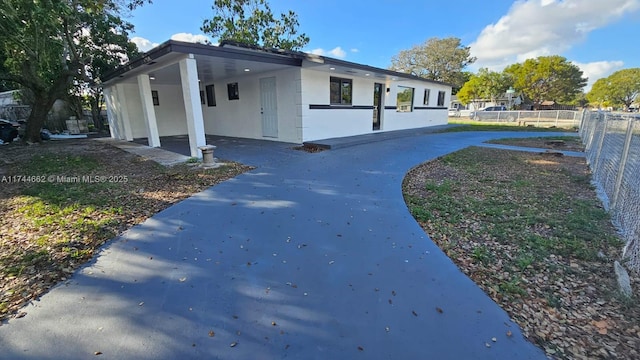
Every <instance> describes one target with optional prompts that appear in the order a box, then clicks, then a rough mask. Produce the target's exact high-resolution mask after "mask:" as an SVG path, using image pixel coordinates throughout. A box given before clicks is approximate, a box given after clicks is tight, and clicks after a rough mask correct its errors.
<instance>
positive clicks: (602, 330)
mask: <svg viewBox="0 0 640 360" xmlns="http://www.w3.org/2000/svg"><path fill="white" fill-rule="evenodd" d="M591 323H592V324H593V325H594V326H595V327H597V328H598V333H599V334H601V335H607V332H608V329H609V323H608V322H607V320H600V321H593V322H591Z"/></svg>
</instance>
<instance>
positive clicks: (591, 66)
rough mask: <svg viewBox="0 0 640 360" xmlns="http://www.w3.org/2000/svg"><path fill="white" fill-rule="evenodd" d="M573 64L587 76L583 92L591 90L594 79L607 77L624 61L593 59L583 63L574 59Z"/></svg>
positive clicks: (622, 64)
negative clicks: (587, 79) (587, 80)
mask: <svg viewBox="0 0 640 360" xmlns="http://www.w3.org/2000/svg"><path fill="white" fill-rule="evenodd" d="M573 64H574V65H576V66H578V67H579V68H580V70H582V72H583V73H584V76H586V77H588V78H589V82H588V83H587V86H586V87H585V90H584V91H585V92H589V91H590V90H591V86H592V85H593V83H594V82H596V80H598V79H600V78H603V77H607V76H609V75H611V74H613V73H614V72H615V71H617V70H619V69H621V68H622V67H623V66H624V62H622V61H595V62H590V63H585V64H583V63H579V62H575V61H574V62H573Z"/></svg>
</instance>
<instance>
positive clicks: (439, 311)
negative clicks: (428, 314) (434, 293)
mask: <svg viewBox="0 0 640 360" xmlns="http://www.w3.org/2000/svg"><path fill="white" fill-rule="evenodd" d="M436 311H437V312H438V313H440V314H442V313H443V312H444V311H443V310H442V309H441V308H439V307H437V306H436Z"/></svg>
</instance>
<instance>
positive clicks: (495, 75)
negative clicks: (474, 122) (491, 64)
mask: <svg viewBox="0 0 640 360" xmlns="http://www.w3.org/2000/svg"><path fill="white" fill-rule="evenodd" d="M509 86H511V78H510V77H509V76H508V75H506V74H504V73H499V72H495V71H491V70H489V69H487V68H481V69H480V70H479V71H478V74H477V75H472V76H471V79H469V81H467V82H466V83H465V84H464V85H463V86H462V88H461V89H460V91H458V99H459V100H460V101H461V102H462V103H463V104H468V103H470V102H481V101H486V100H489V101H491V102H494V103H495V102H496V101H497V100H498V99H499V98H501V97H503V96H504V94H505V92H506V91H507V89H508V88H509ZM476 108H477V106H476Z"/></svg>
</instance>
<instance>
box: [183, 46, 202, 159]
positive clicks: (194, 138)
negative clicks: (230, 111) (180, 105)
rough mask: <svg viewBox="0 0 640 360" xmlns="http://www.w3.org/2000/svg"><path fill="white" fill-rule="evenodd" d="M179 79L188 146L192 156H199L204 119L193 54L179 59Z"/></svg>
mask: <svg viewBox="0 0 640 360" xmlns="http://www.w3.org/2000/svg"><path fill="white" fill-rule="evenodd" d="M180 80H181V82H182V97H183V99H184V110H185V115H186V118H187V131H188V133H189V148H190V149H191V156H192V157H200V152H199V150H198V147H199V146H204V145H206V143H207V140H206V138H205V134H204V120H203V118H202V105H201V103H200V86H199V85H198V68H197V64H196V59H195V58H194V57H193V54H189V57H188V58H186V59H182V60H180Z"/></svg>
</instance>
